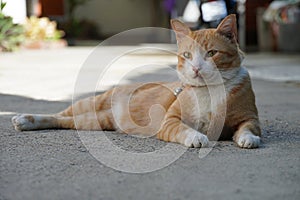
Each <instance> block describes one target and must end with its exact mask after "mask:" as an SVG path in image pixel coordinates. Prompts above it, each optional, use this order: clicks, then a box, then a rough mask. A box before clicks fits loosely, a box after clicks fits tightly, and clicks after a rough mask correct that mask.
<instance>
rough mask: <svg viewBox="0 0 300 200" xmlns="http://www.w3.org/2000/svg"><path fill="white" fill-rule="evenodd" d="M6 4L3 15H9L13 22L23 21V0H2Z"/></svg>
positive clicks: (24, 6)
mask: <svg viewBox="0 0 300 200" xmlns="http://www.w3.org/2000/svg"><path fill="white" fill-rule="evenodd" d="M3 2H6V6H5V7H4V9H3V13H4V14H5V15H8V16H11V17H12V18H13V22H14V23H24V22H25V19H26V1H25V0H3Z"/></svg>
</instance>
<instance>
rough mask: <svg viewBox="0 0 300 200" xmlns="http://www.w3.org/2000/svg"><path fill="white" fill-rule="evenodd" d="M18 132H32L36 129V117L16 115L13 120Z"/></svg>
mask: <svg viewBox="0 0 300 200" xmlns="http://www.w3.org/2000/svg"><path fill="white" fill-rule="evenodd" d="M11 122H12V123H13V125H14V127H15V129H16V130H17V131H26V130H32V129H34V127H35V124H34V117H33V116H31V115H24V114H22V115H16V116H14V117H13V118H12V119H11Z"/></svg>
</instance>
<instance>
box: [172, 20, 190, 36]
mask: <svg viewBox="0 0 300 200" xmlns="http://www.w3.org/2000/svg"><path fill="white" fill-rule="evenodd" d="M171 26H172V29H173V30H174V31H175V33H176V38H177V40H181V39H183V38H184V37H186V36H187V35H189V34H190V33H191V29H190V28H189V27H188V26H187V25H185V24H184V23H183V22H181V21H179V20H178V19H171Z"/></svg>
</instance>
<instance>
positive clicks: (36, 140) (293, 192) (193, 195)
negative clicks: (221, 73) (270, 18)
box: [0, 47, 300, 200]
mask: <svg viewBox="0 0 300 200" xmlns="http://www.w3.org/2000/svg"><path fill="white" fill-rule="evenodd" d="M130 49H131V47H107V48H103V49H101V50H99V54H94V55H93V52H95V51H93V49H92V48H67V49H63V50H43V51H22V52H17V53H13V54H0V93H1V94H0V138H1V139H0V147H1V148H0V152H1V153H0V199H280V200H281V199H299V198H300V174H299V172H300V152H299V148H300V130H299V129H300V128H299V127H300V119H299V117H300V112H299V110H300V103H299V99H300V56H299V55H288V54H250V55H248V56H247V58H246V60H245V62H244V64H245V66H246V67H247V68H248V70H249V71H250V74H251V75H252V78H253V87H254V91H255V94H256V101H257V106H258V110H259V115H260V120H261V125H262V129H263V136H262V141H263V143H262V145H261V148H259V149H251V150H246V149H240V148H238V147H236V146H235V144H234V143H233V142H231V141H224V142H218V143H217V144H216V145H215V146H214V148H213V149H212V151H211V152H209V154H208V155H207V156H205V157H204V158H201V159H200V158H199V149H188V150H187V151H186V152H185V153H184V154H183V155H182V156H181V157H180V158H179V159H177V160H176V161H175V162H173V163H172V164H170V165H169V166H167V167H165V168H163V169H160V170H157V171H154V172H149V173H141V174H134V173H126V172H122V171H118V170H115V169H112V168H110V167H108V166H106V165H105V164H103V163H101V162H99V161H98V160H97V159H95V158H94V157H93V155H92V154H90V153H89V151H88V150H87V148H86V147H85V146H84V144H83V143H82V141H81V140H80V137H79V135H78V133H77V132H76V131H74V130H42V131H35V132H33V131H28V132H16V131H15V130H14V129H13V127H12V124H11V122H10V119H11V117H12V116H13V115H14V114H15V113H54V112H58V111H60V110H62V109H64V108H65V107H67V106H68V105H69V104H70V102H71V100H72V95H73V91H74V88H75V91H76V92H77V93H76V95H75V97H76V98H77V97H79V96H81V95H84V93H90V92H93V91H94V90H95V89H96V90H103V89H105V88H108V87H111V85H115V84H118V83H119V82H121V83H130V82H135V81H155V80H167V81H168V80H174V79H176V76H175V73H174V71H173V68H174V65H175V64H176V58H175V57H174V55H173V54H172V53H166V52H163V53H162V52H159V53H157V52H153V51H148V50H147V51H146V52H145V51H142V52H135V53H133V54H132V53H127V54H126V55H124V56H121V57H120V58H118V59H116V60H115V61H114V62H113V63H111V65H112V66H110V69H108V70H107V71H103V69H104V68H105V67H106V65H101V64H103V63H105V61H103V57H104V58H106V57H107V58H109V59H111V58H112V57H109V56H110V55H115V56H117V55H119V54H120V52H121V53H122V52H124V51H125V52H126V51H128V50H130ZM169 49H170V50H173V47H171V48H169ZM100 55H101V56H103V57H101V56H100ZM94 59H96V60H98V61H99V60H101V61H100V63H96V64H95V62H94ZM109 59H108V60H109ZM104 60H105V59H104ZM89 61H93V62H89ZM101 62H103V63H101ZM93 63H94V65H95V66H91V64H93ZM150 65H152V66H155V67H151V68H150ZM132 66H137V67H132ZM168 66H170V67H168ZM109 70H111V71H109ZM103 72H107V73H106V74H105V77H104V78H100V79H99V76H100V75H103ZM78 74H79V76H78ZM94 76H96V77H98V79H97V80H96V82H95V80H93V78H89V77H94ZM80 77H82V79H80ZM120 80H121V81H120ZM77 83H83V84H86V85H84V87H83V88H79V89H78V90H77V87H79V86H78V85H77ZM85 89H86V90H85ZM93 133H97V134H103V133H102V132H92V134H93ZM106 135H107V137H108V138H109V139H110V140H111V141H113V143H114V144H115V145H117V146H119V147H120V148H122V149H124V150H126V151H134V152H138V153H141V152H148V151H153V149H157V148H160V147H162V146H164V145H165V143H164V142H162V141H158V140H155V139H153V138H147V139H142V138H136V137H130V136H127V135H121V134H116V133H111V134H110V133H106ZM132 164H133V165H134V164H135V163H132Z"/></svg>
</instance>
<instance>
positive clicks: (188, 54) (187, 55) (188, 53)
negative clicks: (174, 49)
mask: <svg viewBox="0 0 300 200" xmlns="http://www.w3.org/2000/svg"><path fill="white" fill-rule="evenodd" d="M183 57H185V58H187V59H191V58H192V54H191V53H190V52H188V51H185V52H183Z"/></svg>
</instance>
